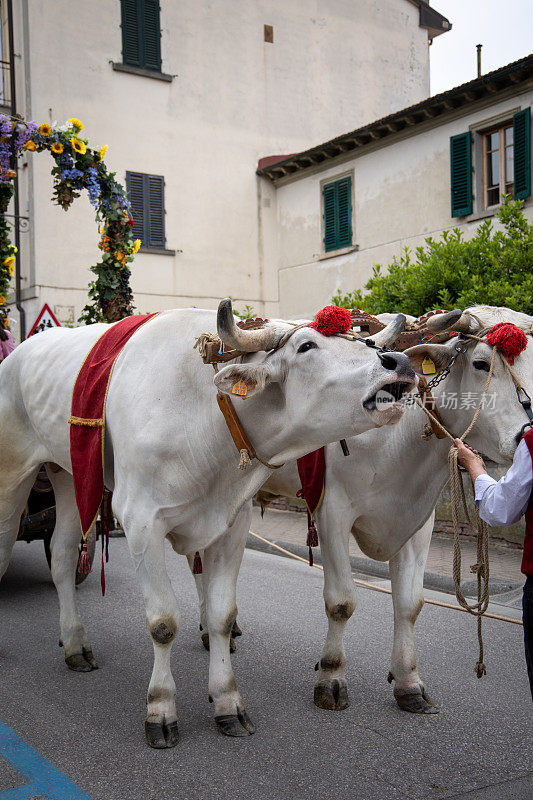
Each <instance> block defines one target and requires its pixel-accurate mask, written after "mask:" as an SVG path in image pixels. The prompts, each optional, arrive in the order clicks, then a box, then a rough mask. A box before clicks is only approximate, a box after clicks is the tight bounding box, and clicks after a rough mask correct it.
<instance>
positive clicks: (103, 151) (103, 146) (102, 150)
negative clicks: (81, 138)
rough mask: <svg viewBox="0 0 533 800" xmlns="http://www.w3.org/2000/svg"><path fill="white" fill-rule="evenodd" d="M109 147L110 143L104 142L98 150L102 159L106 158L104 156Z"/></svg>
mask: <svg viewBox="0 0 533 800" xmlns="http://www.w3.org/2000/svg"><path fill="white" fill-rule="evenodd" d="M108 147H109V145H108V144H103V145H102V147H101V148H100V150H99V151H98V155H99V156H100V161H103V160H104V156H105V154H106V153H107V148H108Z"/></svg>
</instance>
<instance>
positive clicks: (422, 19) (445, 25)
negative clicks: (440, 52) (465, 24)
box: [409, 0, 452, 39]
mask: <svg viewBox="0 0 533 800" xmlns="http://www.w3.org/2000/svg"><path fill="white" fill-rule="evenodd" d="M409 2H410V3H412V4H413V5H415V6H418V9H419V19H418V24H419V25H420V27H421V28H425V29H426V30H427V32H428V38H429V39H434V38H435V36H440V35H441V34H442V33H447V32H448V31H450V30H451V29H452V24H451V22H450V20H449V19H447V18H446V17H445V16H443V15H442V14H441V13H440V12H439V11H436V10H435V9H434V8H432V7H431V6H430V5H428V2H427V0H409Z"/></svg>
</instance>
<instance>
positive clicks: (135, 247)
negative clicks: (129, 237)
mask: <svg viewBox="0 0 533 800" xmlns="http://www.w3.org/2000/svg"><path fill="white" fill-rule="evenodd" d="M141 244H142V242H141V240H140V239H135V241H134V242H133V252H134V253H138V252H139V248H140V246H141Z"/></svg>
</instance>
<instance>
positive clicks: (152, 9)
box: [143, 0, 161, 72]
mask: <svg viewBox="0 0 533 800" xmlns="http://www.w3.org/2000/svg"><path fill="white" fill-rule="evenodd" d="M143 6H144V8H143V14H144V63H143V66H144V67H145V69H153V70H156V71H157V72H160V71H161V29H160V26H159V0H144V2H143Z"/></svg>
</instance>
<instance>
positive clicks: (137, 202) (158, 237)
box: [126, 172, 165, 247]
mask: <svg viewBox="0 0 533 800" xmlns="http://www.w3.org/2000/svg"><path fill="white" fill-rule="evenodd" d="M126 189H127V192H128V198H129V201H130V203H131V216H132V217H133V228H132V234H133V237H134V239H140V240H141V242H142V245H143V247H165V179H164V178H163V177H162V175H146V174H145V173H143V172H126Z"/></svg>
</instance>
